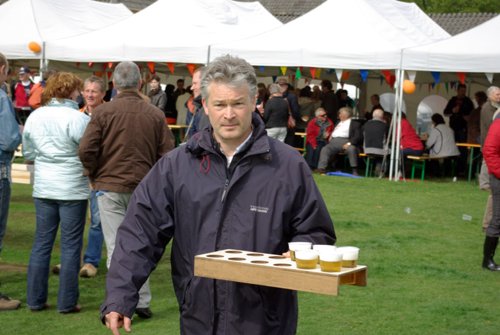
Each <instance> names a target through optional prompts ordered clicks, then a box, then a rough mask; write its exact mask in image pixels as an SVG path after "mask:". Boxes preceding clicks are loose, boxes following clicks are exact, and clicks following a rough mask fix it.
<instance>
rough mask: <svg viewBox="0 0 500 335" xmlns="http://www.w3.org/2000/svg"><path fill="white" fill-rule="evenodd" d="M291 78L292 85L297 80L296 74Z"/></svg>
mask: <svg viewBox="0 0 500 335" xmlns="http://www.w3.org/2000/svg"><path fill="white" fill-rule="evenodd" d="M290 77H291V79H292V83H294V82H295V78H296V76H295V74H292V75H291V76H290Z"/></svg>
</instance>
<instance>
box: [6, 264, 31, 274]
mask: <svg viewBox="0 0 500 335" xmlns="http://www.w3.org/2000/svg"><path fill="white" fill-rule="evenodd" d="M27 270H28V267H27V266H26V265H19V264H7V263H0V272H26V271H27Z"/></svg>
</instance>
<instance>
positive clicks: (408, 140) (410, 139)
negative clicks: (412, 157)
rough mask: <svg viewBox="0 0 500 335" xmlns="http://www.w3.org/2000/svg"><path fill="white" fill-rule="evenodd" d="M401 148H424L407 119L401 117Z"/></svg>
mask: <svg viewBox="0 0 500 335" xmlns="http://www.w3.org/2000/svg"><path fill="white" fill-rule="evenodd" d="M401 149H413V150H424V144H423V143H422V140H421V139H420V137H418V135H417V132H416V131H415V129H414V128H413V126H412V125H411V123H410V122H409V121H408V120H407V119H401Z"/></svg>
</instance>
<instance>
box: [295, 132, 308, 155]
mask: <svg viewBox="0 0 500 335" xmlns="http://www.w3.org/2000/svg"><path fill="white" fill-rule="evenodd" d="M295 136H300V137H301V138H302V147H301V148H297V147H296V148H295V149H297V150H298V151H299V152H300V153H302V155H303V156H305V155H306V133H305V132H295Z"/></svg>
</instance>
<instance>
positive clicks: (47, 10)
mask: <svg viewBox="0 0 500 335" xmlns="http://www.w3.org/2000/svg"><path fill="white" fill-rule="evenodd" d="M130 16H132V12H131V11H130V10H128V9H127V7H125V6H124V5H122V4H108V3H103V2H99V1H91V0H10V1H8V2H6V3H4V4H3V5H1V6H0V31H1V32H2V33H1V34H0V50H1V52H2V53H3V54H5V56H7V58H9V59H39V58H40V55H37V54H34V53H33V52H31V51H30V50H29V49H28V43H30V42H32V41H33V42H37V43H38V44H39V45H40V46H42V45H43V42H44V41H47V40H56V39H60V38H64V37H68V36H75V35H78V34H82V33H86V32H89V31H93V30H97V29H101V28H103V27H106V26H108V25H110V24H111V23H115V22H117V21H120V20H123V19H125V18H127V17H130Z"/></svg>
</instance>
